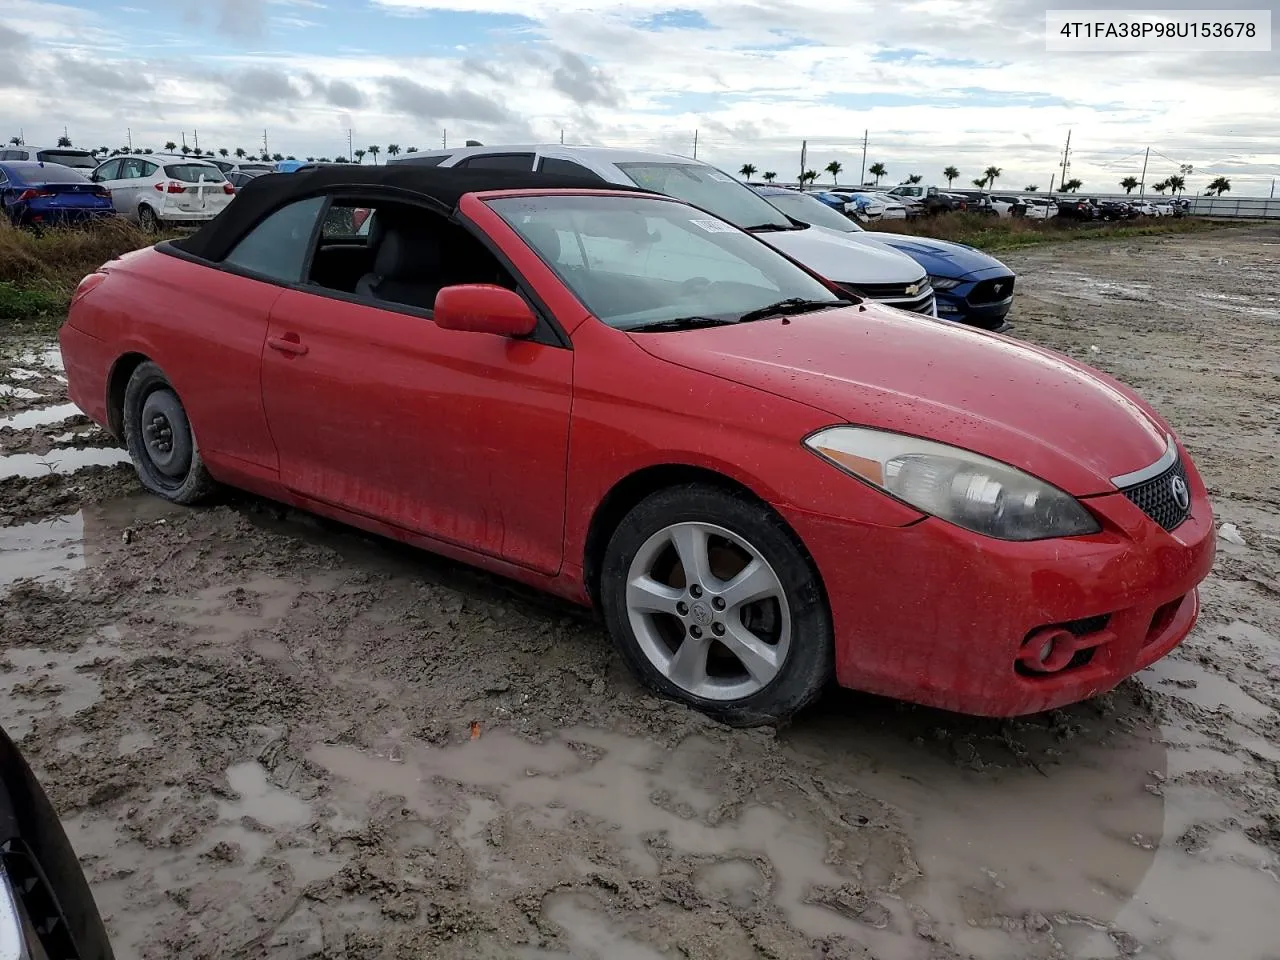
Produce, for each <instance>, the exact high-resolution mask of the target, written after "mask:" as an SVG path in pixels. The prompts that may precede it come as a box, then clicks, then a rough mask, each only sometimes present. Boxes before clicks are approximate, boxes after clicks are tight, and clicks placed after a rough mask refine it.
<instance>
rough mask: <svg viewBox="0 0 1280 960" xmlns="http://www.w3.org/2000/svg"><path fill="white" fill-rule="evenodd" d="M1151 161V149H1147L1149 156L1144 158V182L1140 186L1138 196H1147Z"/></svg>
mask: <svg viewBox="0 0 1280 960" xmlns="http://www.w3.org/2000/svg"><path fill="white" fill-rule="evenodd" d="M1150 159H1151V148H1150V147H1147V155H1146V156H1145V157H1143V158H1142V182H1141V183H1140V184H1139V185H1138V196H1140V197H1144V196H1146V194H1147V161H1148V160H1150Z"/></svg>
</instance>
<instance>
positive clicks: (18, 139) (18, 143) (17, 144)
mask: <svg viewBox="0 0 1280 960" xmlns="http://www.w3.org/2000/svg"><path fill="white" fill-rule="evenodd" d="M9 143H10V144H12V145H13V146H15V147H20V146H22V138H21V137H10V138H9Z"/></svg>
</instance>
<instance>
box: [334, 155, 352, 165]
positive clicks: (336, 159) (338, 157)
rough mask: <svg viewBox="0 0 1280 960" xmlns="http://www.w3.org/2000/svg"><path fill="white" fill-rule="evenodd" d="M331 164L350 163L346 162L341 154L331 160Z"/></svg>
mask: <svg viewBox="0 0 1280 960" xmlns="http://www.w3.org/2000/svg"><path fill="white" fill-rule="evenodd" d="M333 162H334V163H350V162H351V161H350V160H348V159H347V158H346V157H344V156H343V155H342V154H338V155H337V156H336V157H334V158H333Z"/></svg>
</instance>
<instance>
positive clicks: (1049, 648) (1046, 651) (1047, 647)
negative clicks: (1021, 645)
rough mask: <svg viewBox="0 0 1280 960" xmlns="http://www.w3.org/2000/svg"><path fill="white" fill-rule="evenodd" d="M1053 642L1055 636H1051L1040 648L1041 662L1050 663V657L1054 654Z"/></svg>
mask: <svg viewBox="0 0 1280 960" xmlns="http://www.w3.org/2000/svg"><path fill="white" fill-rule="evenodd" d="M1053 644H1054V640H1053V637H1050V638H1049V639H1048V640H1046V641H1045V642H1044V645H1043V646H1042V647H1041V648H1040V662H1041V663H1048V662H1049V658H1050V657H1052V656H1053Z"/></svg>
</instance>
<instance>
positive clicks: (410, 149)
mask: <svg viewBox="0 0 1280 960" xmlns="http://www.w3.org/2000/svg"><path fill="white" fill-rule="evenodd" d="M408 152H409V153H417V152H418V148H417V147H410V148H409V150H408Z"/></svg>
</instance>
